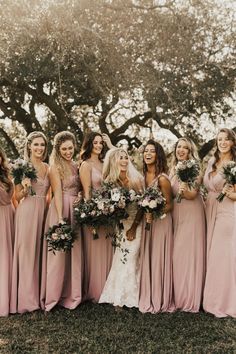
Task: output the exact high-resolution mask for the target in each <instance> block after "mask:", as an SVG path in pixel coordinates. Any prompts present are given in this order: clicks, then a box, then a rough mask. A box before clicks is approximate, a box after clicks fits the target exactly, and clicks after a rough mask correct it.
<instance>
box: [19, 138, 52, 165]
mask: <svg viewBox="0 0 236 354" xmlns="http://www.w3.org/2000/svg"><path fill="white" fill-rule="evenodd" d="M36 138H42V139H43V140H44V142H45V151H44V154H43V157H42V161H44V160H45V159H46V157H47V154H48V141H47V138H46V136H45V135H44V134H43V133H42V132H40V131H35V132H32V133H30V134H29V135H28V136H27V137H26V144H25V148H24V159H25V160H26V161H29V160H30V155H31V153H30V145H31V144H32V142H33V140H34V139H36Z"/></svg>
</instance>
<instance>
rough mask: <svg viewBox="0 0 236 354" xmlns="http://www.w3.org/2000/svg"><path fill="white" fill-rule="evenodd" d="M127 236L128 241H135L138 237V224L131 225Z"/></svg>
mask: <svg viewBox="0 0 236 354" xmlns="http://www.w3.org/2000/svg"><path fill="white" fill-rule="evenodd" d="M126 238H127V240H128V241H133V240H134V239H135V238H136V226H131V228H130V229H129V230H128V231H127V232H126Z"/></svg>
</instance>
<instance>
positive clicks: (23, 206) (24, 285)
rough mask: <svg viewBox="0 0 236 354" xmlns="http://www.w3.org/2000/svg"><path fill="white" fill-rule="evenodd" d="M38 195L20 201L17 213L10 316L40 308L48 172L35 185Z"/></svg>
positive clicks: (34, 188)
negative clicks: (41, 258)
mask: <svg viewBox="0 0 236 354" xmlns="http://www.w3.org/2000/svg"><path fill="white" fill-rule="evenodd" d="M32 187H33V190H34V192H35V193H36V195H34V196H30V195H29V196H27V197H26V198H24V199H23V200H21V202H20V204H19V205H18V207H17V209H16V217H15V245H14V253H13V270H12V290H11V307H10V311H11V313H16V312H18V313H23V312H27V311H29V312H30V311H34V310H38V309H39V308H40V301H39V283H40V253H41V246H42V235H43V228H44V221H45V211H46V205H47V204H46V194H47V192H48V189H49V178H48V168H47V172H46V175H45V176H44V178H42V177H38V178H37V181H36V182H33V183H32Z"/></svg>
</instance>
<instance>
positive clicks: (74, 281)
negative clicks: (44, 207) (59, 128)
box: [40, 163, 83, 311]
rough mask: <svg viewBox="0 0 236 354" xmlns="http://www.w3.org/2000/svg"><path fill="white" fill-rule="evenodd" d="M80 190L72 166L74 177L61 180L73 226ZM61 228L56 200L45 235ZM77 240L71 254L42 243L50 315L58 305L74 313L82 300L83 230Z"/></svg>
mask: <svg viewBox="0 0 236 354" xmlns="http://www.w3.org/2000/svg"><path fill="white" fill-rule="evenodd" d="M79 187H80V182H79V176H78V170H77V165H76V164H75V163H72V175H71V176H70V177H68V178H67V179H65V180H62V194H63V202H62V203H63V218H66V219H68V220H69V221H70V222H71V224H73V221H74V220H73V202H74V200H75V198H76V197H77V195H78V192H79ZM56 224H58V214H57V211H56V206H55V201H54V198H53V199H52V201H51V204H50V206H49V210H48V215H47V218H46V224H45V232H47V230H48V229H49V227H51V226H53V225H56ZM76 232H77V238H76V240H75V241H74V244H73V248H72V249H71V250H70V251H69V252H62V251H56V252H55V254H53V252H52V251H48V249H47V242H46V240H44V243H43V260H42V281H41V294H40V299H41V307H42V308H43V309H44V310H46V311H50V310H51V309H52V308H53V307H54V306H55V305H57V304H58V305H60V306H63V307H65V308H68V309H71V310H72V309H75V308H76V307H77V306H78V305H79V304H80V303H81V299H82V262H83V259H82V246H81V233H80V229H76Z"/></svg>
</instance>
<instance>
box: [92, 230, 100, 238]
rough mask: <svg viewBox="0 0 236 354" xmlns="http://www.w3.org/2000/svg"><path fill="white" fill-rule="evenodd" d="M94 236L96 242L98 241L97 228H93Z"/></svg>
mask: <svg viewBox="0 0 236 354" xmlns="http://www.w3.org/2000/svg"><path fill="white" fill-rule="evenodd" d="M92 234H93V239H94V240H97V239H98V238H99V236H98V233H97V230H96V229H95V228H93V230H92Z"/></svg>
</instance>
